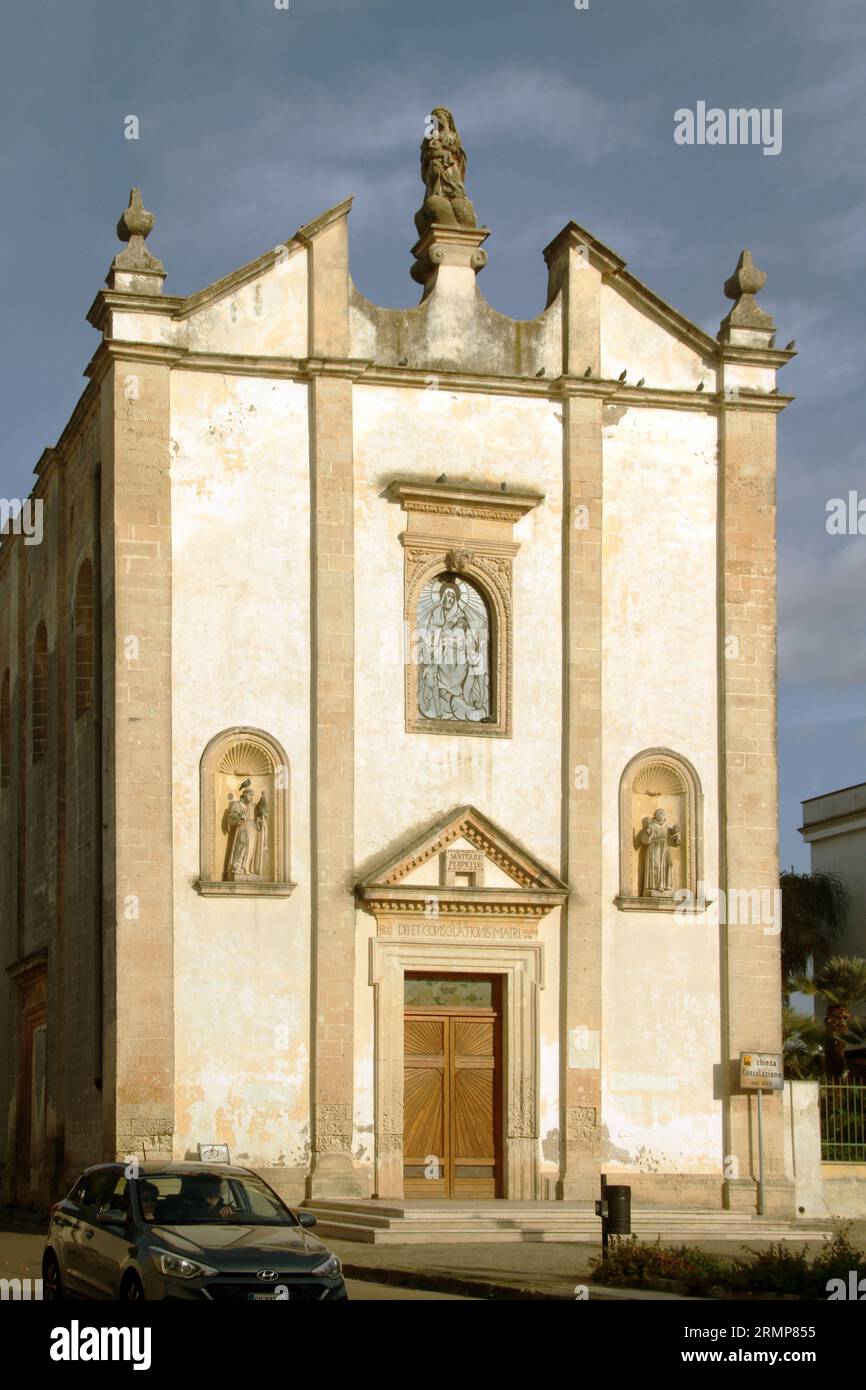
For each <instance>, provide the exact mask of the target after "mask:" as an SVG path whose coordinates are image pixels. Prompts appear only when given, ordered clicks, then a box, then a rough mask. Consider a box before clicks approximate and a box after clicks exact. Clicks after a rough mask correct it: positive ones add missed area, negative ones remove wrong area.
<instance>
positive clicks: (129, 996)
mask: <svg viewBox="0 0 866 1390" xmlns="http://www.w3.org/2000/svg"><path fill="white" fill-rule="evenodd" d="M169 379H170V368H169V367H168V365H166V364H164V363H162V362H147V361H135V360H131V359H130V358H127V360H124V361H119V360H109V363H108V366H107V370H106V371H105V375H104V376H103V378H102V381H101V398H102V400H101V408H102V468H103V479H104V486H103V495H102V534H103V543H104V551H103V565H102V594H101V602H102V631H103V633H104V634H105V640H104V650H103V671H104V728H103V739H104V744H103V748H104V758H103V769H104V770H103V804H104V813H105V825H106V830H105V839H104V919H103V924H104V939H103V964H104V982H103V992H104V993H103V997H104V1012H105V1031H104V1047H103V1052H104V1056H103V1063H104V1066H103V1106H104V1110H103V1114H104V1148H105V1154H106V1157H110V1158H113V1157H115V1155H118V1156H123V1155H125V1154H127V1153H137V1154H138V1155H142V1154H147V1156H155V1155H157V1154H161V1155H168V1156H171V1153H172V1135H173V1131H174V966H173V918H174V913H173V879H172V745H171V603H172V578H171V575H172V567H171V492H170V482H169V420H170V397H169Z"/></svg>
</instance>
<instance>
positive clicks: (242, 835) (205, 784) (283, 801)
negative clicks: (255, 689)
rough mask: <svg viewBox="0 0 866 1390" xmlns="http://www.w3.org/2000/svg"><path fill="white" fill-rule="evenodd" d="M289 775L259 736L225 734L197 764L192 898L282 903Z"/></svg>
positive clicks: (278, 751) (286, 882) (287, 866)
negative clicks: (197, 855)
mask: <svg viewBox="0 0 866 1390" xmlns="http://www.w3.org/2000/svg"><path fill="white" fill-rule="evenodd" d="M289 793H290V771H289V760H288V758H287V757H286V754H285V751H284V750H283V748H282V746H281V745H280V744H279V743H278V742H277V740H276V739H275V738H272V737H271V735H270V734H267V733H264V732H263V731H262V730H261V729H248V728H234V729H226V730H224V731H223V732H222V733H220V734H217V735H216V737H215V738H213V739H211V741H210V743H209V744H208V746H207V748H206V749H205V751H204V754H203V756H202V760H201V794H200V852H201V877H200V879H199V884H198V888H199V891H200V892H201V893H202V894H204V895H205V896H215V895H218V894H226V895H234V894H239V895H242V896H246V897H288V895H289V894H290V893H291V892H292V890H293V889H294V887H295V885H294V883H292V881H291V855H290V849H291V846H290V837H289V829H290V815H289V808H290V801H289Z"/></svg>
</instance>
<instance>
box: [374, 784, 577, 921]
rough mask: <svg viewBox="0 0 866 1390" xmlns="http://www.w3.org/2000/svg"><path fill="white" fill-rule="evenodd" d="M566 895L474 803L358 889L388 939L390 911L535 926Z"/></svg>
mask: <svg viewBox="0 0 866 1390" xmlns="http://www.w3.org/2000/svg"><path fill="white" fill-rule="evenodd" d="M567 892H568V889H567V887H566V885H565V884H564V883H563V882H562V881H561V879H559V878H557V876H556V875H555V874H554V873H552V872H551V870H550V869H548V868H546V867H545V865H543V864H541V863H540V862H539V861H538V860H537V859H535V858H534V856H533V855H531V854H530V853H529V852H528V851H527V850H525V849H524V848H523V846H522V845H519V844H518V843H517V842H516V841H515V840H514V839H513V838H512V837H511V836H509V835H507V834H506V833H505V831H503V830H501V829H500V828H499V827H498V826H497V825H494V823H493V822H492V821H490V820H488V819H487V817H486V816H483V815H482V814H481V812H480V811H477V810H476V809H475V807H474V806H462V807H460V808H459V809H458V810H457V811H454V812H451V813H450V814H449V815H447V816H445V817H443V818H442V819H441V820H438V821H437V822H435V824H433V825H432V826H429V827H428V828H427V829H426V830H425V831H423V832H422V833H421V834H420V835H418V836H416V837H415V838H414V839H413V840H412V841H411V842H410V843H409V844H408V845H406V844H404V846H403V847H402V848H401V849H400V850H399V851H398V852H397V853H392V854H390V855H389V856H388V857H387V858H386V859H384V860H383V861H382V862H381V863H380V864H379V866H378V867H377V868H375V869H374V870H373V871H372V872H371V873H369V874H367V875H366V876H365V877H364V878H362V879H361V880H360V881H359V882H358V884H357V886H356V894H357V897H358V899H359V901H360V902H361V903H362V905H363V906H364V907H365V908H366V909H367V911H369V912H372V913H374V915H375V916H376V917H377V918H378V919H379V922H380V933H382V934H391V933H390V932H389V931H388V930H387V929H385V930H384V931H383V928H384V927H385V921H386V919H390V918H391V917H392V916H393V915H394V914H397V915H398V916H402V915H406V914H408V915H410V916H416V917H418V916H420V917H425V918H428V919H430V918H433V919H439V920H442V919H450V918H455V917H457V918H460V917H474V918H477V917H479V916H484V917H487V918H499V919H502V918H509V917H510V918H520V919H522V920H523V921H524V922H527V923H528V922H531V921H533V920H534V921H535V922H536V923H537V922H538V920H540V918H541V917H543V916H544V915H545V914H546V913H547V912H549V911H550V909H551V908H552V907H556V906H559V904H561V903H562V902H563V901H564V899H565V897H566V895H567Z"/></svg>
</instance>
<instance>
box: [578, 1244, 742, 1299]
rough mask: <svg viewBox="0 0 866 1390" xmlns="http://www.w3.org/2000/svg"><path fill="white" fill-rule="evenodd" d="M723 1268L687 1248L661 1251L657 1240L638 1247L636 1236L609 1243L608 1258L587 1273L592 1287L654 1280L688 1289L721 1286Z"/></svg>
mask: <svg viewBox="0 0 866 1390" xmlns="http://www.w3.org/2000/svg"><path fill="white" fill-rule="evenodd" d="M726 1268H727V1266H726V1265H725V1264H724V1262H723V1261H722V1260H719V1259H717V1258H716V1256H715V1255H708V1254H706V1253H705V1252H704V1251H703V1250H698V1249H696V1248H695V1247H694V1246H691V1245H680V1246H677V1247H676V1248H674V1249H667V1248H663V1247H662V1245H661V1237H659V1239H658V1240H657V1241H656V1243H655V1245H641V1243H640V1242H639V1241H638V1238H637V1236H629V1237H628V1238H626V1237H623V1236H620V1237H617V1238H615V1239H614V1240H612V1241H611V1244H610V1249H609V1254H608V1258H607V1259H606V1260H599V1261H598V1262H597V1264H596V1265H595V1266H594V1267H593V1269H592V1270H591V1271H590V1276H589V1277H590V1279H591V1280H592V1281H593V1283H596V1284H620V1285H625V1286H626V1287H627V1286H628V1285H635V1284H641V1283H647V1282H651V1281H654V1280H656V1279H673V1280H676V1281H677V1282H678V1283H681V1284H687V1285H688V1286H689V1288H690V1289H693V1290H700V1289H705V1288H709V1287H710V1286H711V1285H712V1284H720V1283H723V1282H724V1276H725V1272H726Z"/></svg>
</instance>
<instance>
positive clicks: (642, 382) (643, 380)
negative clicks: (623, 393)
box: [637, 376, 646, 386]
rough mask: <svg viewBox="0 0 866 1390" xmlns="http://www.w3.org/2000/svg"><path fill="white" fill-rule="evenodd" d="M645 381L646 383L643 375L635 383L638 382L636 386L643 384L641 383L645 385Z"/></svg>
mask: <svg viewBox="0 0 866 1390" xmlns="http://www.w3.org/2000/svg"><path fill="white" fill-rule="evenodd" d="M645 383H646V377H643V376H642V377H641V379H640V381H639V382H638V383H637V384H638V386H643V385H645Z"/></svg>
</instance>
